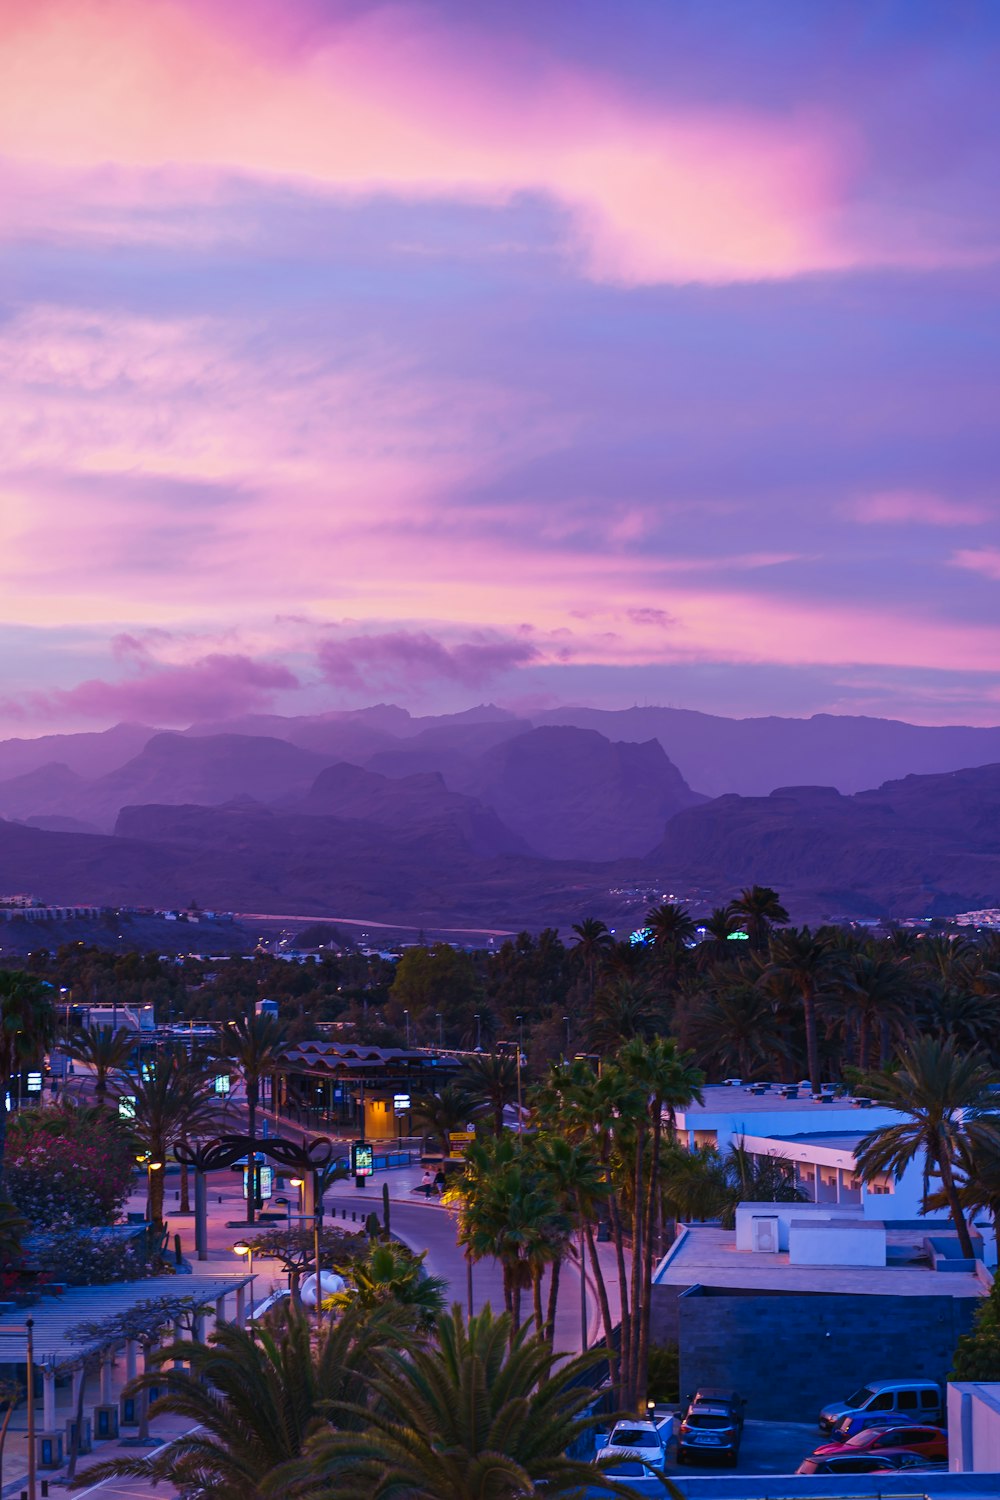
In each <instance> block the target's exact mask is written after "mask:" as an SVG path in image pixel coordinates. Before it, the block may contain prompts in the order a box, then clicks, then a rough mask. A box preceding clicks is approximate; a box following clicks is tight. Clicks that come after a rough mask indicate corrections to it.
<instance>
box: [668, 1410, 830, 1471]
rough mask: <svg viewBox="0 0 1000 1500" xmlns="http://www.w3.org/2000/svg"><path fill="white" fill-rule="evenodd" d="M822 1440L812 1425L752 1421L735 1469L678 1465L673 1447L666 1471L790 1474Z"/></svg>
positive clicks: (748, 1425) (719, 1466)
mask: <svg viewBox="0 0 1000 1500" xmlns="http://www.w3.org/2000/svg"><path fill="white" fill-rule="evenodd" d="M822 1441H823V1437H822V1434H821V1433H820V1431H819V1429H818V1427H817V1426H816V1424H815V1423H814V1422H754V1421H751V1420H747V1422H746V1423H745V1424H744V1427H743V1441H742V1442H741V1444H740V1457H739V1462H738V1464H737V1465H736V1468H735V1470H733V1469H730V1468H728V1466H726V1467H725V1468H724V1467H723V1466H722V1465H715V1464H709V1463H707V1462H706V1461H705V1460H701V1461H700V1462H698V1463H697V1464H691V1463H688V1464H684V1465H682V1466H680V1467H679V1466H678V1464H677V1461H676V1453H675V1449H674V1447H673V1446H671V1449H670V1457H669V1461H668V1464H667V1469H668V1472H669V1473H671V1474H673V1473H679V1474H699V1473H706V1474H718V1473H730V1474H731V1473H733V1472H735V1473H737V1474H794V1473H795V1470H796V1469H797V1468H798V1466H799V1464H800V1463H801V1462H802V1460H803V1459H804V1458H805V1456H806V1454H807V1453H811V1452H812V1450H813V1449H814V1448H815V1447H817V1446H818V1444H819V1443H821V1442H822Z"/></svg>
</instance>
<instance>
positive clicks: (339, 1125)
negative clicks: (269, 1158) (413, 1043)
mask: <svg viewBox="0 0 1000 1500" xmlns="http://www.w3.org/2000/svg"><path fill="white" fill-rule="evenodd" d="M460 1066H461V1064H460V1061H459V1059H458V1058H457V1057H454V1056H452V1055H451V1054H450V1053H444V1052H436V1051H428V1050H426V1049H422V1048H406V1047H366V1046H362V1045H360V1044H359V1043H348V1042H330V1041H316V1042H303V1043H301V1045H299V1046H296V1047H289V1048H288V1049H287V1050H286V1051H285V1053H284V1056H283V1061H282V1067H281V1073H280V1077H279V1079H278V1095H277V1097H278V1109H279V1112H280V1113H281V1114H284V1115H287V1116H288V1118H289V1119H292V1120H295V1121H296V1122H297V1123H299V1124H301V1125H305V1126H307V1127H308V1128H309V1129H310V1130H315V1131H321V1132H329V1133H332V1134H338V1135H351V1136H358V1137H361V1138H364V1139H367V1140H371V1141H380V1140H391V1139H393V1138H395V1137H398V1136H404V1135H411V1134H412V1119H411V1114H412V1103H413V1100H414V1099H415V1098H417V1097H418V1096H419V1095H420V1094H428V1093H434V1092H435V1091H436V1090H437V1089H439V1088H440V1087H441V1085H442V1084H444V1083H446V1082H447V1081H448V1080H449V1079H450V1078H452V1077H454V1075H455V1073H456V1072H457V1071H458V1069H459V1067H460Z"/></svg>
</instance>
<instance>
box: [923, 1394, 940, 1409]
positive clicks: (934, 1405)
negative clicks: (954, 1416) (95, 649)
mask: <svg viewBox="0 0 1000 1500" xmlns="http://www.w3.org/2000/svg"><path fill="white" fill-rule="evenodd" d="M920 1405H921V1406H922V1407H923V1408H924V1411H937V1409H938V1393H937V1391H929V1390H926V1389H925V1390H922V1391H921V1392H920Z"/></svg>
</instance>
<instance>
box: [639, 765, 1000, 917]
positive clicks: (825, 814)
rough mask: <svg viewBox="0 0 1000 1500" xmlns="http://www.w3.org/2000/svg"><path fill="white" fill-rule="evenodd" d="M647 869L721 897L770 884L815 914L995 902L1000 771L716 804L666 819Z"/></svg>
mask: <svg viewBox="0 0 1000 1500" xmlns="http://www.w3.org/2000/svg"><path fill="white" fill-rule="evenodd" d="M650 862H651V864H652V865H654V866H655V867H658V868H665V869H668V870H671V871H677V872H680V874H681V875H682V877H683V878H684V879H687V880H688V881H691V882H695V883H704V884H706V885H709V886H710V887H711V888H712V889H718V890H719V891H720V892H722V891H726V890H733V889H736V888H739V887H741V886H744V885H750V884H754V883H757V884H760V885H772V886H775V887H776V888H777V889H778V890H780V891H781V892H782V894H783V895H784V896H786V897H787V898H788V900H789V903H790V905H791V906H792V907H793V908H796V907H797V908H798V909H799V910H800V911H803V910H804V911H807V912H808V913H809V914H813V915H814V914H816V913H826V914H830V915H840V914H849V915H850V914H853V915H857V916H864V915H882V914H887V915H890V916H896V917H903V916H945V915H949V914H953V913H954V912H956V911H962V910H969V909H974V908H980V907H985V906H1000V764H998V765H989V766H979V767H976V768H973V769H970V770H963V771H950V772H946V773H944V774H941V775H936V776H907V777H905V778H904V779H902V780H900V781H889V782H886V783H885V784H884V785H883V786H881V787H879V788H877V789H876V790H874V791H866V792H859V793H856V794H855V795H854V796H850V797H844V796H842V795H841V794H840V793H839V792H837V791H836V790H835V789H834V788H833V787H816V786H798V787H781V788H779V789H778V790H776V791H774V792H772V793H771V795H770V796H768V797H736V796H732V795H729V796H725V797H719V798H717V799H716V800H715V801H713V802H708V803H704V804H703V805H702V806H700V807H696V808H691V809H689V810H687V811H684V812H681V813H678V814H677V815H676V816H675V817H673V818H672V819H671V820H670V822H669V823H668V824H667V829H666V834H665V836H664V838H663V840H662V842H661V843H660V844H659V845H658V846H657V847H656V849H654V850H653V851H652V853H651V855H650Z"/></svg>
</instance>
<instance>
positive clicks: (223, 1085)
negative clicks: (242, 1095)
mask: <svg viewBox="0 0 1000 1500" xmlns="http://www.w3.org/2000/svg"><path fill="white" fill-rule="evenodd" d="M215 1092H216V1093H217V1094H228V1093H229V1074H228V1073H216V1075H215Z"/></svg>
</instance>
